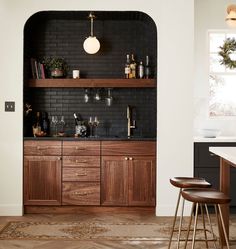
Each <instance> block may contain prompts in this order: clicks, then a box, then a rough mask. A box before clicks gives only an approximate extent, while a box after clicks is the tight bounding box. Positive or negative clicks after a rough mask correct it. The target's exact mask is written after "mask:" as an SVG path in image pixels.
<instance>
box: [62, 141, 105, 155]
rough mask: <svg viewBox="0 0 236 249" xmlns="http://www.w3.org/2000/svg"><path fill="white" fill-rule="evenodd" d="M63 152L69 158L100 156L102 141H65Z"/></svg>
mask: <svg viewBox="0 0 236 249" xmlns="http://www.w3.org/2000/svg"><path fill="white" fill-rule="evenodd" d="M62 150H63V155H67V156H91V155H92V156H99V155H100V141H95V142H94V141H78V142H77V141H64V142H63V149H62Z"/></svg>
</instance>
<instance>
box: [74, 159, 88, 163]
mask: <svg viewBox="0 0 236 249" xmlns="http://www.w3.org/2000/svg"><path fill="white" fill-rule="evenodd" d="M75 162H76V163H87V162H88V161H86V160H75Z"/></svg>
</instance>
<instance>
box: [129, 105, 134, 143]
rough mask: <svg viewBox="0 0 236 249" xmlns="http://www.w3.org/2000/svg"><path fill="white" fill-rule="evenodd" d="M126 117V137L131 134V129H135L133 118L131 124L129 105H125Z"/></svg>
mask: <svg viewBox="0 0 236 249" xmlns="http://www.w3.org/2000/svg"><path fill="white" fill-rule="evenodd" d="M127 119H128V138H130V136H131V129H135V128H136V126H135V120H133V122H132V123H133V124H132V125H131V107H130V106H129V105H128V106H127Z"/></svg>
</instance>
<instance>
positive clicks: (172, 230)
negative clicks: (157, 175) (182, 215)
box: [168, 188, 182, 249]
mask: <svg viewBox="0 0 236 249" xmlns="http://www.w3.org/2000/svg"><path fill="white" fill-rule="evenodd" d="M181 191H182V188H181V189H180V190H179V196H178V200H177V204H176V208H175V216H174V221H173V225H172V229H171V233H170V240H169V245H168V249H170V246H171V242H172V237H173V233H174V229H175V223H176V218H177V215H178V209H179V202H180V197H181Z"/></svg>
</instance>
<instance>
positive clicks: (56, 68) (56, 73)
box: [43, 57, 68, 78]
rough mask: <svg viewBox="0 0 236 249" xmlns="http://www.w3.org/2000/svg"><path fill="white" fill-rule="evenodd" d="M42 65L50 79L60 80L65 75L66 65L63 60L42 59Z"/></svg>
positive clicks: (54, 58)
mask: <svg viewBox="0 0 236 249" xmlns="http://www.w3.org/2000/svg"><path fill="white" fill-rule="evenodd" d="M43 64H44V66H45V68H46V70H47V72H48V75H50V77H52V78H62V77H65V76H66V74H67V71H68V65H67V63H66V61H65V60H64V59H63V58H57V57H48V58H44V60H43Z"/></svg>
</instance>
